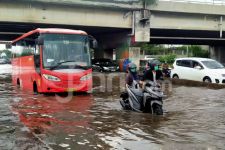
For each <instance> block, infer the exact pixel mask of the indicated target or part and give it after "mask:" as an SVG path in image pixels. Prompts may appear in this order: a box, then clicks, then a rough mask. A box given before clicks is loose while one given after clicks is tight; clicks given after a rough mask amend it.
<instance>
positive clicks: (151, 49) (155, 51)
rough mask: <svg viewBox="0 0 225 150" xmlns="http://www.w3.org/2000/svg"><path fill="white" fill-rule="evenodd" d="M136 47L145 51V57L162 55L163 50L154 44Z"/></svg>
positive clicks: (142, 44)
mask: <svg viewBox="0 0 225 150" xmlns="http://www.w3.org/2000/svg"><path fill="white" fill-rule="evenodd" d="M137 46H140V47H141V49H142V50H144V51H145V54H146V55H159V54H162V53H163V52H164V50H165V48H163V46H162V45H156V44H147V43H141V44H139V45H137Z"/></svg>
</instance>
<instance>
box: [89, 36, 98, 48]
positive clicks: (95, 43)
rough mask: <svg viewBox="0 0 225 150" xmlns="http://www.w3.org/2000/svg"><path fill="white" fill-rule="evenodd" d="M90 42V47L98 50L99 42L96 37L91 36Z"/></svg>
mask: <svg viewBox="0 0 225 150" xmlns="http://www.w3.org/2000/svg"><path fill="white" fill-rule="evenodd" d="M89 41H90V47H91V48H92V49H96V48H97V47H98V42H97V40H96V39H95V38H94V37H92V36H89Z"/></svg>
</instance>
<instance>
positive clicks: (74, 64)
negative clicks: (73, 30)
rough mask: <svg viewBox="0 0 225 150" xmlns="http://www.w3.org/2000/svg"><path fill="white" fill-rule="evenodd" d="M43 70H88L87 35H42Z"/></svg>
mask: <svg viewBox="0 0 225 150" xmlns="http://www.w3.org/2000/svg"><path fill="white" fill-rule="evenodd" d="M42 36H43V40H44V45H43V67H44V68H45V69H49V70H53V69H55V70H56V69H76V68H78V69H89V68H90V67H91V62H90V52H89V51H90V50H89V41H88V36H87V35H79V34H43V35H42Z"/></svg>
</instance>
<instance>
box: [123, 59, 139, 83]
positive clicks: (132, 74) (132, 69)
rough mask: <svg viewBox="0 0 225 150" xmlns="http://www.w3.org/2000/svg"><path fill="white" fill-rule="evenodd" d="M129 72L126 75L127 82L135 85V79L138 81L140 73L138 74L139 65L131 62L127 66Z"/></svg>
mask: <svg viewBox="0 0 225 150" xmlns="http://www.w3.org/2000/svg"><path fill="white" fill-rule="evenodd" d="M127 71H128V74H127V76H126V83H127V84H128V85H129V86H133V84H134V81H136V82H138V80H139V79H138V75H137V66H136V65H135V64H134V63H129V64H128V67H127Z"/></svg>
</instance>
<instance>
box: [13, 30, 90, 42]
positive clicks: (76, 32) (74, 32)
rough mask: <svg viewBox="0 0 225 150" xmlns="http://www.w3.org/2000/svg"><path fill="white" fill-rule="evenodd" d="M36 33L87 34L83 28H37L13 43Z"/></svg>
mask: <svg viewBox="0 0 225 150" xmlns="http://www.w3.org/2000/svg"><path fill="white" fill-rule="evenodd" d="M35 33H62V34H82V35H87V33H86V32H84V31H82V30H71V29H60V28H37V29H35V30H32V31H30V32H27V33H25V34H23V35H22V36H20V37H18V38H17V39H15V40H13V41H12V43H15V42H17V41H19V40H21V39H23V38H25V37H28V36H29V35H32V34H35Z"/></svg>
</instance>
